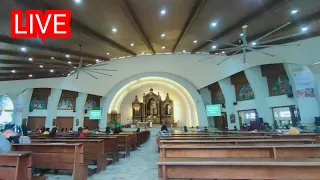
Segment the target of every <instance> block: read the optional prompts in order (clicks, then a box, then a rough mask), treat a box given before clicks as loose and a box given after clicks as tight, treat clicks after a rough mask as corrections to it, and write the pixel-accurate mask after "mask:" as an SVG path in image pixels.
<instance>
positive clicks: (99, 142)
mask: <svg viewBox="0 0 320 180" xmlns="http://www.w3.org/2000/svg"><path fill="white" fill-rule="evenodd" d="M33 143H55V144H61V143H62V144H63V143H66V144H75V143H78V144H83V154H84V159H85V160H86V161H89V160H92V161H95V162H97V172H100V171H103V170H105V169H106V167H107V157H106V155H105V150H104V140H103V139H32V144H33ZM40 152H41V151H40ZM49 169H50V168H49Z"/></svg>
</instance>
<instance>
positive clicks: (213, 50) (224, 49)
mask: <svg viewBox="0 0 320 180" xmlns="http://www.w3.org/2000/svg"><path fill="white" fill-rule="evenodd" d="M238 48H239V47H233V48H222V49H209V50H205V51H204V52H215V51H226V50H232V49H238Z"/></svg>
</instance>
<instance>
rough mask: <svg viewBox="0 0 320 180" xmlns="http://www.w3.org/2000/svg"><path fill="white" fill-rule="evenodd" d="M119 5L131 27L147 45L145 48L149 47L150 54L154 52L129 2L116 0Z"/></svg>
mask: <svg viewBox="0 0 320 180" xmlns="http://www.w3.org/2000/svg"><path fill="white" fill-rule="evenodd" d="M118 2H119V4H120V6H121V7H122V9H123V11H124V12H125V13H126V15H127V17H128V18H129V19H130V21H131V23H132V25H133V27H134V28H135V29H136V31H137V32H138V33H139V35H140V37H141V39H142V40H143V42H144V44H145V45H146V46H147V48H148V49H149V51H150V52H151V53H152V54H155V53H156V52H155V50H154V49H153V47H152V45H151V43H150V39H149V38H148V36H147V35H146V33H145V31H144V29H143V27H142V25H141V22H140V21H139V19H138V18H137V15H136V13H135V12H134V10H133V8H132V7H131V5H130V4H129V2H128V0H118Z"/></svg>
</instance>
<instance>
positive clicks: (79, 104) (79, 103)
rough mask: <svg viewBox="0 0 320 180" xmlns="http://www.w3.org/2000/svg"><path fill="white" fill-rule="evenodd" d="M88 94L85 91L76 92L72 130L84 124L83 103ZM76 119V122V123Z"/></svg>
mask: <svg viewBox="0 0 320 180" xmlns="http://www.w3.org/2000/svg"><path fill="white" fill-rule="evenodd" d="M87 97H88V94H86V93H80V92H79V93H78V97H77V99H76V113H75V116H74V118H73V127H72V128H73V130H74V131H77V130H78V128H79V127H83V126H84V105H85V104H86V100H87ZM77 121H78V124H77Z"/></svg>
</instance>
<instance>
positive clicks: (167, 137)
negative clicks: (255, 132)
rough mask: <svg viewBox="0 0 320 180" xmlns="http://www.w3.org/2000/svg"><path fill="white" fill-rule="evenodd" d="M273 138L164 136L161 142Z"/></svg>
mask: <svg viewBox="0 0 320 180" xmlns="http://www.w3.org/2000/svg"><path fill="white" fill-rule="evenodd" d="M271 138H272V137H271V136H227V137H224V136H187V137H185V136H162V137H160V139H161V140H194V139H198V140H200V139H202V140H224V139H226V140H227V139H271Z"/></svg>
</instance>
